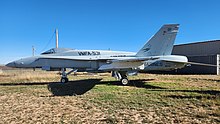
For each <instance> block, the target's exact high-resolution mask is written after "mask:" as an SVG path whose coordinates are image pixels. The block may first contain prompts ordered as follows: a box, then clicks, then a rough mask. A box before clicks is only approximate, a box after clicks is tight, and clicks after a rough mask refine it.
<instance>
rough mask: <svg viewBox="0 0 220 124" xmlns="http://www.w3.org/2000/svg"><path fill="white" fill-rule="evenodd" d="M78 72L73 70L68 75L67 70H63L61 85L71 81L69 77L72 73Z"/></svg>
mask: <svg viewBox="0 0 220 124" xmlns="http://www.w3.org/2000/svg"><path fill="white" fill-rule="evenodd" d="M76 71H77V70H74V69H73V70H71V71H69V72H68V73H66V68H62V69H61V79H60V82H61V83H67V82H68V81H69V79H68V77H67V76H68V75H69V74H71V73H72V72H76Z"/></svg>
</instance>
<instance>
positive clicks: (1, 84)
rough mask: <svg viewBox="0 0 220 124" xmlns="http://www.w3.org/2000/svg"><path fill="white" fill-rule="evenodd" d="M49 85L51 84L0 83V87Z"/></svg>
mask: <svg viewBox="0 0 220 124" xmlns="http://www.w3.org/2000/svg"><path fill="white" fill-rule="evenodd" d="M49 83H51V82H26V83H0V86H19V85H27V86H28V85H47V84H49Z"/></svg>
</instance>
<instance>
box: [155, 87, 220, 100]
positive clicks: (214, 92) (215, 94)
mask: <svg viewBox="0 0 220 124" xmlns="http://www.w3.org/2000/svg"><path fill="white" fill-rule="evenodd" d="M152 91H161V92H164V91H165V92H192V93H199V94H209V95H210V96H200V95H196V96H185V95H168V96H166V97H170V98H176V99H193V98H195V99H202V98H206V99H216V98H220V91H217V90H173V89H166V90H156V89H155V90H152Z"/></svg>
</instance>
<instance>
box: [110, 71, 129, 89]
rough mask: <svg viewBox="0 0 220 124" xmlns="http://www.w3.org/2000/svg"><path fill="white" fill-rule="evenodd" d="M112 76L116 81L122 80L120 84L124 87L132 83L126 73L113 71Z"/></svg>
mask: <svg viewBox="0 0 220 124" xmlns="http://www.w3.org/2000/svg"><path fill="white" fill-rule="evenodd" d="M112 76H113V77H115V78H116V79H118V80H120V82H121V83H122V85H124V86H126V85H128V84H129V83H130V82H129V80H128V77H127V75H126V72H125V71H113V72H112Z"/></svg>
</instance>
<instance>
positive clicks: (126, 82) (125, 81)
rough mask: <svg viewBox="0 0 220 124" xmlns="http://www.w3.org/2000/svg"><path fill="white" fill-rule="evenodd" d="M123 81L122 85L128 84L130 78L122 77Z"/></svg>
mask: <svg viewBox="0 0 220 124" xmlns="http://www.w3.org/2000/svg"><path fill="white" fill-rule="evenodd" d="M121 83H122V85H124V86H126V85H128V84H129V80H128V78H122V79H121Z"/></svg>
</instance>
